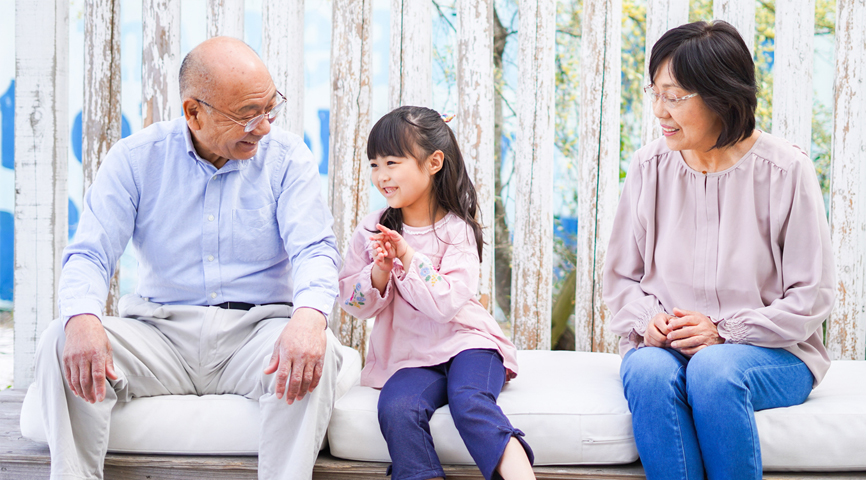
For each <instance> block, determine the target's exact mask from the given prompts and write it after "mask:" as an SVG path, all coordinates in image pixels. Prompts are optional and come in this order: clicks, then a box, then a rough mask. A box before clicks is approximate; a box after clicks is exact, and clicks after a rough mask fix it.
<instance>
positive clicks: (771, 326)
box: [604, 133, 835, 385]
mask: <svg viewBox="0 0 866 480" xmlns="http://www.w3.org/2000/svg"><path fill="white" fill-rule="evenodd" d="M831 248H832V247H831V244H830V230H829V227H828V225H827V217H826V214H825V210H824V201H823V197H822V195H821V189H820V187H819V185H818V180H817V177H816V175H815V168H814V166H813V164H812V162H811V160H810V159H809V158H808V157H807V156H806V155H805V154H804V153H803V152H802V151H800V150H799V149H798V148H797V147H794V146H792V145H791V144H789V143H787V142H786V141H784V140H782V139H779V138H777V137H774V136H772V135H769V134H767V133H761V135H760V136H759V137H758V139H757V141H756V142H755V145H754V146H753V147H752V149H751V150H750V151H749V152H748V153H747V154H746V155H745V156H744V157H743V158H742V159H740V160H739V161H738V162H737V163H736V164H735V165H734V166H732V167H731V168H729V169H727V170H724V171H721V172H716V173H708V174H702V173H701V172H698V171H695V170H693V169H691V168H690V167H689V166H688V165H687V164H686V162H685V161H684V160H683V157H682V155H680V153H679V152H675V151H671V150H669V149H668V148H667V146H666V145H665V141H664V139H659V140H657V141H654V142H653V143H651V144H649V145H647V146H646V147H644V148H641V149H640V150H638V152H637V153H636V154H635V158H634V161H633V162H632V164H631V167H630V168H629V171H628V175H627V176H626V180H625V186H624V188H623V192H622V199H621V200H620V204H619V208H618V210H617V213H616V220H615V221H614V227H613V232H612V234H611V240H610V245H609V247H608V250H607V256H606V259H605V269H604V300H605V302H606V303H607V305H608V306H609V307H610V310H611V312H612V313H613V320H612V321H611V329H612V330H613V332H615V333H616V334H617V335H620V336H621V337H622V340H621V343H620V353H621V354H623V355H624V354H625V353H626V352H627V351H628V350H630V349H632V348H637V347H640V346H642V343H640V342H641V341H642V337H643V335H644V334H645V333H646V328H647V323H648V322H649V321H650V319H652V317H653V316H655V315H656V314H657V313H659V312H662V311H665V312H667V313H668V314H672V312H673V309H674V307H677V308H681V309H685V310H694V311H698V312H701V313H703V314H704V315H706V316H708V317H710V319H711V320H712V321H713V322H715V323H716V325H717V327H718V330H719V335H720V336H721V337H722V338H724V339H725V342H727V343H742V344H749V345H757V346H761V347H769V348H784V349H785V350H787V351H789V352H791V353H793V354H794V355H796V356H797V357H798V358H800V359H801V360H803V362H804V363H805V364H806V366H808V367H809V370H811V372H812V374H813V375H814V377H815V381H814V384H815V385H817V384H818V383H819V382H820V381H821V379H822V378H823V377H824V374H826V373H827V369H828V368H829V367H830V360H829V357H828V356H827V352H826V350H825V349H824V345H823V343H822V341H821V337H822V329H821V324H822V323H823V321H824V320H825V319H826V318H827V316H828V315H829V313H830V309H831V308H832V306H833V302H834V299H835V290H834V287H835V280H834V276H835V271H834V263H833V253H832V249H831Z"/></svg>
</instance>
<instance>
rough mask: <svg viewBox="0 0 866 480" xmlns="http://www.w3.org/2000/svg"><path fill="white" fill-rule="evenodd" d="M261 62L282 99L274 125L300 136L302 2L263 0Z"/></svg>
mask: <svg viewBox="0 0 866 480" xmlns="http://www.w3.org/2000/svg"><path fill="white" fill-rule="evenodd" d="M262 24H263V25H262V60H263V61H264V62H265V65H267V66H268V70H269V71H270V72H271V77H272V78H273V79H274V83H275V84H276V86H277V90H279V91H280V92H281V93H282V94H283V95H285V96H286V107H285V109H284V112H285V113H284V114H282V115H280V116H279V117H278V118H277V121H276V122H274V123H275V124H276V125H278V126H280V127H281V128H283V129H286V130H288V131H290V132H292V133H294V134H296V135H299V136H301V137H303V136H304V0H288V1H286V0H264V3H263V4H262Z"/></svg>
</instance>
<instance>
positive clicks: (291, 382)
mask: <svg viewBox="0 0 866 480" xmlns="http://www.w3.org/2000/svg"><path fill="white" fill-rule="evenodd" d="M327 324H328V322H327V321H326V320H325V316H324V315H322V314H321V313H320V312H319V311H317V310H314V309H312V308H304V307H301V308H299V309H297V310H295V311H294V313H293V314H292V318H291V320H289V323H288V324H287V325H286V327H285V328H283V332H282V333H281V334H280V338H279V339H277V343H276V344H275V345H274V354H273V355H272V356H271V362H270V363H269V364H268V366H267V368H265V375H270V374H272V373H274V372H277V380H276V386H275V393H276V395H277V398H283V394H285V395H286V403H288V404H289V405H291V404H292V403H294V401H295V400H302V399H303V398H304V395H306V394H307V392H312V391H313V389H315V388H316V386H317V385H319V379H320V378H322V368H323V367H324V364H325V348H326V346H327V344H328V339H327V337H326V336H325V328H327ZM287 381H288V388H287V386H286V382H287Z"/></svg>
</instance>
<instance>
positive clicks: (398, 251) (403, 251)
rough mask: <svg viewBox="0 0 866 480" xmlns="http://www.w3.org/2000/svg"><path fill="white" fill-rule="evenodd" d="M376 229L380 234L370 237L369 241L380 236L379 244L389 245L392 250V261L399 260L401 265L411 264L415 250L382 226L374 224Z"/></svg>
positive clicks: (396, 234) (400, 237)
mask: <svg viewBox="0 0 866 480" xmlns="http://www.w3.org/2000/svg"><path fill="white" fill-rule="evenodd" d="M376 228H378V229H379V231H380V232H382V233H378V234H376V235H374V236H373V237H370V239H371V240H372V239H373V238H374V237H379V236H380V235H381V240H379V242H380V243H381V244H383V245H384V244H385V243H390V245H391V248H393V252H394V257H392V260H393V258H399V259H400V261H401V262H402V263H403V265H409V264H410V263H411V262H412V257H413V256H414V255H415V250H413V249H412V247H410V246H409V244H408V243H406V240H405V239H404V238H403V236H402V235H400V234H399V233H397V232H395V231H394V230H391V229H390V228H388V227H386V226H384V225H380V224H376Z"/></svg>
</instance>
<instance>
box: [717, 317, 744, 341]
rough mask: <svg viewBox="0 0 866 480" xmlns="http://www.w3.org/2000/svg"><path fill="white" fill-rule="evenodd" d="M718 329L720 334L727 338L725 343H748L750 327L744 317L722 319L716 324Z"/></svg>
mask: <svg viewBox="0 0 866 480" xmlns="http://www.w3.org/2000/svg"><path fill="white" fill-rule="evenodd" d="M716 329H717V330H718V331H719V336H720V337H722V338H723V339H724V340H725V343H747V342H746V336H747V334H748V330H749V329H748V327H747V326H746V325H745V323H744V322H743V320H742V319H738V318H729V319H727V320H722V321H720V322H719V323H718V324H716Z"/></svg>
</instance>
